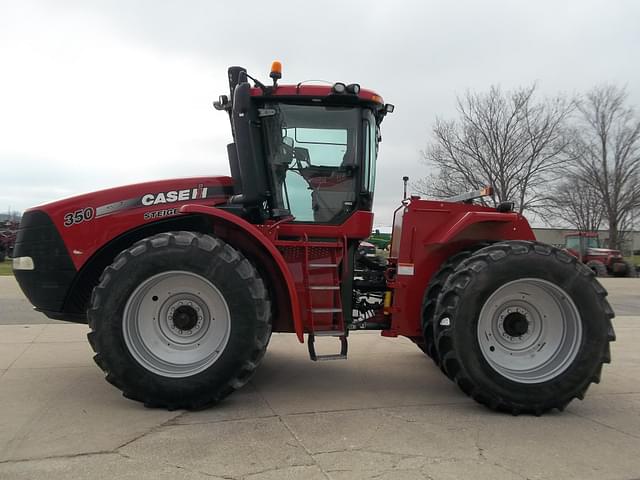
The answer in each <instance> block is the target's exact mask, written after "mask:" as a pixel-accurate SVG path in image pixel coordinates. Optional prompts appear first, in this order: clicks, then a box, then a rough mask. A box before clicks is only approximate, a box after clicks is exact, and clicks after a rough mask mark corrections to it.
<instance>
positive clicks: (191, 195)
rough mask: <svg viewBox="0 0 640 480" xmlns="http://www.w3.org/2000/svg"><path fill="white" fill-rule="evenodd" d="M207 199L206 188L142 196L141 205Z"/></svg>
mask: <svg viewBox="0 0 640 480" xmlns="http://www.w3.org/2000/svg"><path fill="white" fill-rule="evenodd" d="M198 198H207V187H201V188H194V189H185V190H170V191H168V192H160V193H147V194H146V195H143V196H142V205H145V206H147V207H148V206H151V205H160V204H162V203H173V202H184V201H185V200H196V199H198Z"/></svg>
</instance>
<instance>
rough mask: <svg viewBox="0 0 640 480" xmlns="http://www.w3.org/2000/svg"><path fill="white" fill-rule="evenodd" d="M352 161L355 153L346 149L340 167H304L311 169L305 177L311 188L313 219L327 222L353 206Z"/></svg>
mask: <svg viewBox="0 0 640 480" xmlns="http://www.w3.org/2000/svg"><path fill="white" fill-rule="evenodd" d="M304 150H306V149H304ZM307 155H308V151H307ZM296 156H297V152H296ZM354 162H355V155H353V154H352V153H351V152H350V151H349V150H347V152H345V154H344V156H343V159H342V163H341V165H340V167H331V166H318V167H310V168H309V169H305V170H311V171H309V172H307V173H308V174H309V175H308V176H306V175H305V178H306V179H307V182H308V183H309V185H310V186H311V188H312V190H313V192H312V193H311V208H312V210H313V218H314V221H316V222H319V223H329V222H332V221H335V220H336V218H337V217H339V216H341V215H342V214H343V213H346V212H348V211H350V210H351V208H353V205H354V203H355V188H354V175H353V171H354V169H353V167H354V166H355V165H354Z"/></svg>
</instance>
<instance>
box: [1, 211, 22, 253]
mask: <svg viewBox="0 0 640 480" xmlns="http://www.w3.org/2000/svg"><path fill="white" fill-rule="evenodd" d="M17 231H18V222H11V221H7V222H6V223H5V224H4V225H2V226H1V227H0V262H4V260H5V258H6V257H11V256H12V254H13V245H14V244H15V243H16V233H17Z"/></svg>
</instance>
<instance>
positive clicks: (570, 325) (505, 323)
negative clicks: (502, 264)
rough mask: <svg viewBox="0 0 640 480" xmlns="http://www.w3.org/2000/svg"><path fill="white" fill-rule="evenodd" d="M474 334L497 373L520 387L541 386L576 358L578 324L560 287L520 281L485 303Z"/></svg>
mask: <svg viewBox="0 0 640 480" xmlns="http://www.w3.org/2000/svg"><path fill="white" fill-rule="evenodd" d="M477 334H478V343H479V345H480V350H481V351H482V354H483V356H484V358H485V360H486V361H487V362H488V364H489V365H490V366H491V368H493V369H494V370H495V371H496V372H498V373H499V374H500V375H502V376H504V377H506V378H508V379H509V380H513V381H516V382H519V383H541V382H546V381H548V380H551V379H553V378H555V377H557V376H558V375H560V374H562V373H563V372H564V371H565V370H566V369H567V368H569V366H570V365H571V364H572V362H573V361H574V360H575V358H576V355H577V354H578V351H579V349H580V345H581V341H582V322H581V319H580V313H579V312H578V309H577V308H576V306H575V304H574V303H573V300H571V298H570V297H569V295H567V293H566V292H565V291H564V290H563V289H562V288H560V287H558V286H557V285H554V284H553V283H550V282H547V281H546V280H541V279H537V278H523V279H520V280H515V281H513V282H509V283H507V284H505V285H503V286H502V287H500V288H498V289H497V290H496V291H495V292H494V293H493V294H492V295H491V296H490V297H489V298H488V299H487V301H486V302H485V304H484V306H483V307H482V310H481V311H480V316H479V318H478V329H477Z"/></svg>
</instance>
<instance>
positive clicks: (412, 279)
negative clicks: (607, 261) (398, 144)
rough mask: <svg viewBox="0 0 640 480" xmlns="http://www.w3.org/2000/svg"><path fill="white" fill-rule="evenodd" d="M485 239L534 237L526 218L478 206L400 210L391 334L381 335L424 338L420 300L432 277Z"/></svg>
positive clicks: (422, 204) (423, 204) (427, 204)
mask: <svg viewBox="0 0 640 480" xmlns="http://www.w3.org/2000/svg"><path fill="white" fill-rule="evenodd" d="M484 240H487V241H497V240H535V236H534V234H533V231H532V230H531V227H530V226H529V223H528V222H527V220H526V219H525V218H524V217H523V216H522V215H520V214H517V213H499V212H497V211H496V210H495V209H491V208H486V207H481V206H477V205H469V204H463V203H449V202H440V201H428V200H411V201H410V202H407V204H406V205H404V206H402V207H401V208H400V209H398V210H397V211H396V214H395V216H394V225H393V236H392V240H391V254H390V258H389V260H390V262H391V263H392V264H393V265H395V266H396V267H397V268H398V274H396V275H395V277H394V278H392V279H391V281H390V282H389V287H390V288H391V289H392V290H393V302H392V305H391V308H390V309H388V312H389V313H390V315H391V329H390V330H388V331H384V332H383V334H384V335H388V336H396V335H404V336H407V337H420V336H421V335H422V331H421V325H420V324H421V318H420V317H421V307H422V300H423V297H424V293H425V290H426V287H427V285H428V283H429V280H430V278H431V276H432V275H433V274H434V273H435V272H436V271H437V270H438V268H439V267H440V265H441V264H442V263H443V262H444V261H445V260H446V259H447V258H448V257H450V256H451V255H453V254H454V253H456V252H457V251H459V250H461V249H463V248H465V247H466V246H468V245H472V244H475V243H478V242H482V241H484ZM412 271H413V273H411V272H412Z"/></svg>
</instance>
